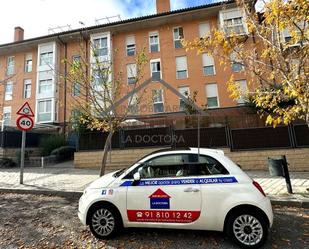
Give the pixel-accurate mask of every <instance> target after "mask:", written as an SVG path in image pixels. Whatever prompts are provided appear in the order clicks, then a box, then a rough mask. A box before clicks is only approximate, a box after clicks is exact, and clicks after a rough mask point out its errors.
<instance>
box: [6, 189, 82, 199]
mask: <svg viewBox="0 0 309 249" xmlns="http://www.w3.org/2000/svg"><path fill="white" fill-rule="evenodd" d="M3 193H9V194H31V195H48V196H59V197H65V198H72V199H79V198H80V197H81V196H82V194H83V192H78V191H76V192H74V191H58V190H36V189H4V188H2V189H0V194H3Z"/></svg>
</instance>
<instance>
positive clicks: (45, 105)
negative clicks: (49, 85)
mask: <svg viewBox="0 0 309 249" xmlns="http://www.w3.org/2000/svg"><path fill="white" fill-rule="evenodd" d="M51 107H52V101H51V100H43V101H39V102H38V122H47V121H51V119H52V115H51V109H52V108H51Z"/></svg>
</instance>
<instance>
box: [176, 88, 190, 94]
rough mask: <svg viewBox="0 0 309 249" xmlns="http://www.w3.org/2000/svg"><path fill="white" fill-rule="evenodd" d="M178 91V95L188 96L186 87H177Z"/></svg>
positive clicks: (188, 90) (188, 92) (188, 91)
mask: <svg viewBox="0 0 309 249" xmlns="http://www.w3.org/2000/svg"><path fill="white" fill-rule="evenodd" d="M178 91H179V93H180V94H182V95H184V96H187V95H190V89H189V87H187V86H183V87H179V88H178Z"/></svg>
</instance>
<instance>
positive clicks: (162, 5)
mask: <svg viewBox="0 0 309 249" xmlns="http://www.w3.org/2000/svg"><path fill="white" fill-rule="evenodd" d="M156 6H157V14H160V13H164V12H169V11H171V4H170V0H156Z"/></svg>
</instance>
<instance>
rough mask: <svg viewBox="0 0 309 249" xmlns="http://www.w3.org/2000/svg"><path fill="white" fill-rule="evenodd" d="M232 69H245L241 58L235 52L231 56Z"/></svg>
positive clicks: (236, 70) (235, 70)
mask: <svg viewBox="0 0 309 249" xmlns="http://www.w3.org/2000/svg"><path fill="white" fill-rule="evenodd" d="M230 60H231V65H232V71H233V72H235V73H237V72H240V71H243V70H244V67H243V65H242V63H241V60H239V59H238V58H237V54H236V53H235V52H233V53H232V54H231V56H230Z"/></svg>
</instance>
